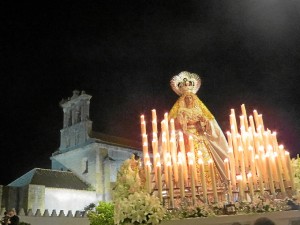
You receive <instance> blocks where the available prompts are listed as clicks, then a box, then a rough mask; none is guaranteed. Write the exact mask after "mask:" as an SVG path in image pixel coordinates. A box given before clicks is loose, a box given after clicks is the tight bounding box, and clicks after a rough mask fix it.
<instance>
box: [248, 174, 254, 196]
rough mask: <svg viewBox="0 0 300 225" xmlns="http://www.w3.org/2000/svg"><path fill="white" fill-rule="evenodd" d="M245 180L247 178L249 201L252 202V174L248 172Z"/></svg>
mask: <svg viewBox="0 0 300 225" xmlns="http://www.w3.org/2000/svg"><path fill="white" fill-rule="evenodd" d="M247 178H248V185H249V191H250V196H251V199H252V200H253V196H254V190H253V179H252V173H251V172H249V173H248V174H247Z"/></svg>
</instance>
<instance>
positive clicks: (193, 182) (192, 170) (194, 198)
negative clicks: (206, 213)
mask: <svg viewBox="0 0 300 225" xmlns="http://www.w3.org/2000/svg"><path fill="white" fill-rule="evenodd" d="M190 156H191V155H190ZM189 166H190V173H191V191H192V202H193V205H194V204H195V203H196V187H195V170H194V161H193V158H192V156H191V157H189Z"/></svg>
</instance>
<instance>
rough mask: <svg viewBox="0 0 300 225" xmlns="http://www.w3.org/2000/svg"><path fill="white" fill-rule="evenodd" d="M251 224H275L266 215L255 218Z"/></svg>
mask: <svg viewBox="0 0 300 225" xmlns="http://www.w3.org/2000/svg"><path fill="white" fill-rule="evenodd" d="M253 225H276V224H275V222H274V221H272V220H271V219H269V218H267V217H260V218H258V219H256V220H255V221H254V223H253Z"/></svg>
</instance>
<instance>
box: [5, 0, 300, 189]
mask: <svg viewBox="0 0 300 225" xmlns="http://www.w3.org/2000/svg"><path fill="white" fill-rule="evenodd" d="M50 2H51V3H45V2H43V3H42V4H41V5H38V4H36V3H35V4H33V3H30V1H27V2H26V3H22V4H20V3H18V4H17V3H14V2H11V3H4V1H3V2H1V3H0V4H1V5H0V8H1V13H0V17H1V26H0V27H1V30H2V32H1V38H0V40H1V46H0V51H1V58H0V60H1V61H0V62H1V63H0V65H1V71H0V73H1V78H0V80H1V92H2V93H1V95H2V98H1V109H2V110H1V114H0V115H1V118H2V122H1V136H0V138H1V141H0V148H1V163H0V168H1V179H0V184H4V185H6V184H8V183H10V182H11V181H13V180H14V179H16V178H17V177H19V176H21V175H22V174H24V173H25V172H27V171H29V170H31V169H33V168H35V167H41V168H50V159H49V158H50V156H51V154H52V153H53V152H54V151H55V150H57V149H58V147H59V135H60V129H61V128H62V120H63V113H62V110H61V108H60V107H59V101H60V100H61V99H62V98H67V97H70V96H71V95H72V91H73V90H74V89H78V90H85V91H86V93H87V94H90V95H92V96H93V97H92V100H91V120H92V121H93V129H94V130H95V131H99V132H103V133H107V134H110V135H114V136H122V137H126V138H131V139H136V140H137V141H140V134H139V132H140V125H139V116H140V115H141V114H143V113H145V114H146V116H148V118H149V117H150V110H151V109H153V108H156V109H157V112H158V117H159V118H161V117H162V115H163V113H164V112H166V111H168V110H169V109H170V108H171V106H172V105H173V104H174V103H175V101H176V99H177V95H176V94H175V93H174V92H173V91H172V90H171V88H170V86H169V81H170V79H171V77H172V76H173V75H175V74H178V73H179V72H181V71H184V70H187V71H191V72H195V73H198V74H199V75H200V76H201V78H202V86H201V89H200V91H199V92H198V96H199V97H200V98H201V99H202V100H203V101H204V102H205V104H206V105H207V107H208V108H209V109H210V110H211V111H212V113H213V114H214V115H215V117H216V119H217V121H218V122H219V124H220V126H221V128H222V129H223V131H226V130H228V128H229V124H228V120H229V113H230V109H231V108H235V109H236V111H237V112H238V114H239V112H240V105H241V104H243V103H245V105H246V108H247V110H248V112H249V113H251V112H252V110H253V109H257V110H258V112H259V113H262V114H263V117H264V122H265V126H266V127H268V128H269V129H271V130H276V131H277V133H278V139H279V142H280V143H282V144H284V145H285V146H286V148H287V149H288V150H290V152H291V154H292V156H295V155H296V154H297V153H300V141H299V140H300V138H299V137H300V116H299V112H300V104H299V99H300V94H299V91H298V88H299V80H300V79H299V71H300V64H299V60H300V26H299V23H300V1H298V0H290V1H286V0H257V1H253V0H250V1H236V0H235V1H229V0H228V1H217V0H216V1H214V0H201V1H199V0H195V1H181V2H179V1H151V0H147V1H145V0H132V1H130V0H128V1H124V0H122V1H94V2H88V3H83V2H82V3H74V2H73V1H57V3H55V1H50Z"/></svg>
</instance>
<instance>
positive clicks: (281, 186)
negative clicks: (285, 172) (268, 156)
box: [274, 152, 286, 196]
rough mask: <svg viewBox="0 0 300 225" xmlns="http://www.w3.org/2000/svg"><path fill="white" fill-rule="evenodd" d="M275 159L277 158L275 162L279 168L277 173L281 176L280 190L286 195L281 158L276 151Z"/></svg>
mask: <svg viewBox="0 0 300 225" xmlns="http://www.w3.org/2000/svg"><path fill="white" fill-rule="evenodd" d="M274 159H275V164H276V169H277V174H278V176H279V186H280V191H281V193H282V194H283V196H285V194H286V192H285V188H284V183H283V177H282V169H281V167H280V163H279V162H280V159H279V157H278V154H277V152H274Z"/></svg>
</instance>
